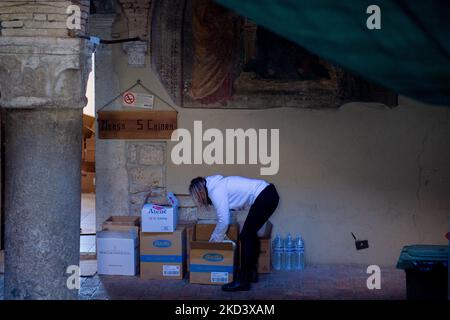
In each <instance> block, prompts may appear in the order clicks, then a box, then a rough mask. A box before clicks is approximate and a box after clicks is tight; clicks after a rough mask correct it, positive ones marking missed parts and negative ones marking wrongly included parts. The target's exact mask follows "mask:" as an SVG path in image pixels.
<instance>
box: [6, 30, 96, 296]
mask: <svg viewBox="0 0 450 320" xmlns="http://www.w3.org/2000/svg"><path fill="white" fill-rule="evenodd" d="M87 52H88V50H87V48H86V47H85V43H84V41H81V40H77V39H68V38H67V39H62V38H59V39H56V38H35V37H33V38H32V37H14V38H13V37H0V93H1V97H0V105H1V106H2V108H5V109H6V128H5V142H6V145H5V295H4V297H5V299H76V298H77V296H78V290H76V289H70V288H68V286H67V280H68V277H69V276H70V274H67V273H66V271H67V268H68V267H69V266H71V265H79V230H80V206H81V174H80V172H81V143H82V142H81V141H82V108H83V107H84V106H85V105H86V99H85V91H86V82H87V74H88V71H89V70H88V69H89V66H88V65H87V64H86V61H87V58H88V57H89V55H88V54H87Z"/></svg>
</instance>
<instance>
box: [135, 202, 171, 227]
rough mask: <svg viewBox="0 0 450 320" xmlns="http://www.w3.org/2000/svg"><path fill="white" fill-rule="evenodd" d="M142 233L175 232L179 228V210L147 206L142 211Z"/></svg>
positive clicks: (153, 205)
mask: <svg viewBox="0 0 450 320" xmlns="http://www.w3.org/2000/svg"><path fill="white" fill-rule="evenodd" d="M141 218H142V221H141V223H142V232H174V231H175V229H176V228H177V220H178V216H177V208H176V207H164V206H160V205H155V204H145V205H144V206H143V207H142V211H141Z"/></svg>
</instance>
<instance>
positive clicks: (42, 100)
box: [0, 36, 92, 109]
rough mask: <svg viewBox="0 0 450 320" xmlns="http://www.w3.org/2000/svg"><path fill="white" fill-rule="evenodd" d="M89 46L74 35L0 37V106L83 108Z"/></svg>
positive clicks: (88, 70)
mask: <svg viewBox="0 0 450 320" xmlns="http://www.w3.org/2000/svg"><path fill="white" fill-rule="evenodd" d="M91 52H92V47H91V44H89V42H87V41H85V40H81V39H76V38H51V37H6V36H1V37H0V106H1V107H2V108H27V109H30V108H71V109H73V108H84V107H85V105H86V97H85V93H86V84H87V78H88V75H89V72H90V69H91V68H90V60H91Z"/></svg>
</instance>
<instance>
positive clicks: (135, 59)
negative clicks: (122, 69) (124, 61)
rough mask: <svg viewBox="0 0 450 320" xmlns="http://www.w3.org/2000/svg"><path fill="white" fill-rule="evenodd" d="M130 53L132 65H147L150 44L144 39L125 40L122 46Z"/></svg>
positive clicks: (130, 64) (129, 63) (130, 63)
mask: <svg viewBox="0 0 450 320" xmlns="http://www.w3.org/2000/svg"><path fill="white" fill-rule="evenodd" d="M122 48H123V50H124V51H125V53H126V54H127V55H128V65H129V66H131V67H145V56H146V55H147V51H148V44H147V42H144V41H133V42H125V43H124V44H123V46H122Z"/></svg>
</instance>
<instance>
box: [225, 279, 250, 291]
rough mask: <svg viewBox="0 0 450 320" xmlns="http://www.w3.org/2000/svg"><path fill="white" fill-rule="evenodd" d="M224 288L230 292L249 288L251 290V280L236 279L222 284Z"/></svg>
mask: <svg viewBox="0 0 450 320" xmlns="http://www.w3.org/2000/svg"><path fill="white" fill-rule="evenodd" d="M222 290H223V291H228V292H233V291H248V290H250V282H241V281H239V280H236V281H233V282H231V283H227V284H224V285H223V286H222Z"/></svg>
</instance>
